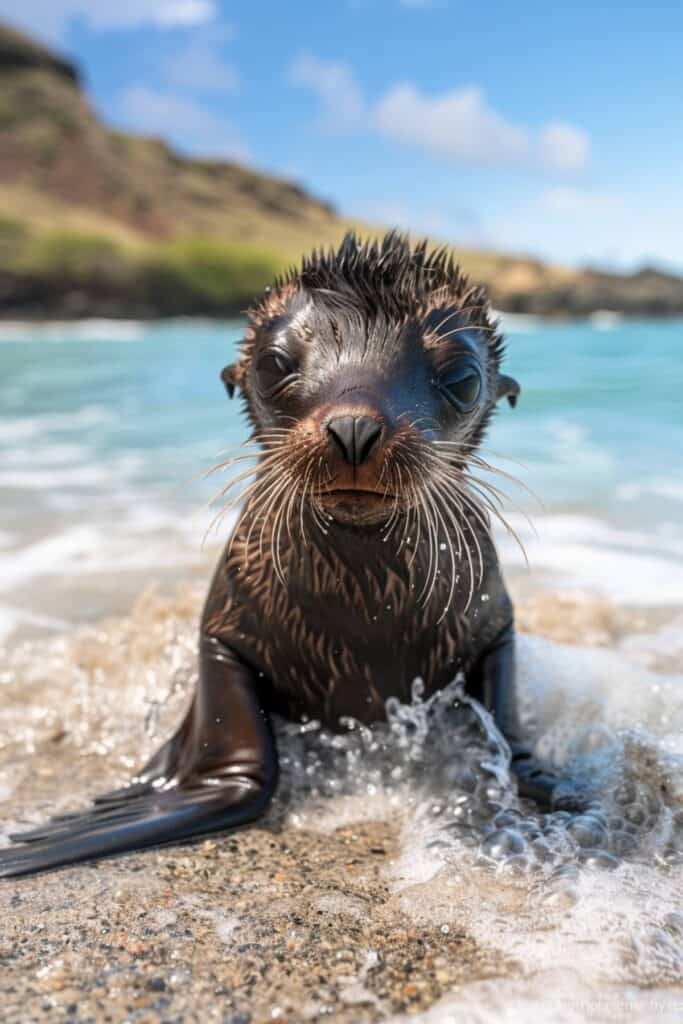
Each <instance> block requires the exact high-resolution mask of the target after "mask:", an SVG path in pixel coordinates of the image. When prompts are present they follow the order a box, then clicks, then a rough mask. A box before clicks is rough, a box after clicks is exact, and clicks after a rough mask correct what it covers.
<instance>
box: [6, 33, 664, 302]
mask: <svg viewBox="0 0 683 1024" xmlns="http://www.w3.org/2000/svg"><path fill="white" fill-rule="evenodd" d="M349 227H355V228H357V229H358V230H359V231H361V232H363V233H368V232H372V233H377V232H378V231H381V230H383V229H382V228H380V227H374V228H372V227H370V226H367V225H363V224H359V223H357V222H352V221H350V220H348V219H344V218H342V217H339V216H338V215H337V214H336V212H335V211H334V209H333V208H332V206H331V205H330V204H329V203H326V202H324V201H321V200H319V199H316V198H315V197H313V196H311V195H309V194H308V193H307V192H306V191H304V190H303V189H302V188H300V187H299V186H298V185H296V184H294V183H292V182H290V181H285V180H283V179H280V178H277V177H275V176H273V175H268V174H265V173H262V172H259V171H256V170H253V169H249V168H247V167H244V166H242V165H240V164H237V163H234V162H228V161H221V162H219V161H210V160H197V159H189V158H187V157H184V156H181V155H180V154H178V153H177V152H175V151H174V150H173V149H171V148H170V147H169V146H168V145H167V144H166V143H164V142H163V141H160V140H158V139H151V138H143V137H140V136H134V135H127V134H125V133H123V132H119V131H113V130H111V129H110V128H108V127H107V126H106V125H104V124H103V123H102V122H101V121H100V120H99V119H98V117H97V116H96V114H95V113H94V112H93V110H92V108H91V107H90V105H89V103H88V100H87V98H86V96H85V95H84V93H83V91H82V90H81V87H80V77H79V74H78V70H77V69H76V68H75V67H74V66H73V65H72V64H70V63H69V61H67V60H65V59H64V58H62V57H60V56H57V55H55V54H52V53H50V52H49V51H48V50H46V49H45V48H43V47H41V46H40V45H38V44H36V43H34V42H33V41H32V40H30V39H27V38H26V37H25V36H22V35H21V34H19V33H17V32H15V31H13V30H11V29H9V28H5V27H3V26H2V25H0V315H4V316H82V315H103V316H162V315H174V314H191V313H201V314H206V315H222V314H229V313H234V312H236V311H238V310H240V309H242V308H244V306H245V305H246V304H247V303H248V302H249V300H250V298H251V297H252V296H253V295H254V294H255V293H258V292H259V291H260V290H261V289H262V288H263V287H264V285H265V284H267V283H268V281H270V280H271V279H272V277H273V276H274V275H275V274H276V273H277V272H278V271H280V270H282V269H283V268H284V267H285V266H287V265H288V264H291V263H292V262H295V261H298V259H299V258H300V256H301V253H302V252H303V251H305V250H309V249H311V248H312V247H313V246H321V245H333V244H336V243H338V242H339V240H340V239H341V237H342V235H343V233H344V232H345V231H346V230H347V229H348V228H349ZM454 252H455V255H456V257H457V258H458V260H459V261H460V262H461V263H462V265H463V266H464V268H465V270H467V271H468V272H469V273H470V274H471V275H472V276H473V277H474V278H475V279H476V280H478V281H481V282H483V283H484V284H486V285H487V286H488V288H489V291H490V294H491V297H492V300H493V302H494V304H495V305H496V306H497V307H498V308H500V309H506V310H511V311H515V312H521V313H541V314H548V315H557V314H560V315H566V314H570V315H571V314H578V315H581V314H586V313H590V312H593V311H594V310H596V309H612V310H618V311H622V312H625V313H636V314H638V313H649V314H662V315H663V314H671V313H679V314H680V313H683V281H681V280H680V279H679V278H677V277H674V276H672V275H666V274H662V273H659V272H658V271H655V270H645V271H641V272H640V273H638V274H633V275H630V276H620V275H616V274H607V273H601V272H599V271H591V270H585V271H573V270H568V269H566V268H562V267H556V266H552V265H549V264H545V263H542V262H541V261H539V260H533V259H529V258H525V257H520V256H513V255H505V254H498V253H493V252H484V251H473V250H463V249H458V248H454Z"/></svg>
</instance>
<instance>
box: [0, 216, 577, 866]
mask: <svg viewBox="0 0 683 1024" xmlns="http://www.w3.org/2000/svg"><path fill="white" fill-rule="evenodd" d="M502 355H503V340H502V337H501V334H500V331H499V329H498V326H497V323H496V322H495V320H494V319H493V318H492V314H491V310H490V308H489V305H488V301H487V298H486V294H485V292H484V291H483V289H481V288H479V287H475V286H473V285H471V284H470V283H469V282H468V280H467V278H466V277H465V276H464V274H462V273H461V271H460V270H459V269H458V267H457V266H455V264H454V263H453V260H452V257H450V256H449V255H448V254H447V252H445V251H443V250H438V251H433V250H431V251H430V250H429V249H428V247H427V245H426V243H422V244H419V245H417V246H411V244H410V243H409V242H408V241H407V239H406V238H404V237H402V236H400V235H398V234H395V233H390V234H388V235H386V236H385V237H384V238H383V239H382V241H381V242H361V241H359V240H358V239H357V238H356V237H355V236H354V235H353V234H349V235H347V236H346V238H345V239H344V241H343V242H342V244H341V246H340V247H339V249H338V250H337V251H334V252H329V253H322V252H321V253H314V254H313V255H312V256H311V257H310V258H308V259H305V260H304V261H303V263H302V266H301V268H300V269H298V270H296V271H291V272H290V273H289V274H288V275H287V276H286V277H285V278H284V279H282V280H280V281H278V282H277V283H276V284H275V286H274V287H273V288H272V289H267V290H266V292H265V294H264V295H263V297H262V298H261V299H260V300H259V301H257V302H256V303H255V304H254V305H253V306H252V307H251V309H250V310H249V313H248V328H247V331H246V335H245V338H244V341H243V344H242V347H241V352H240V357H239V360H238V361H237V362H236V363H235V364H234V365H232V366H228V367H227V368H226V369H225V370H224V371H223V373H222V378H223V381H224V383H225V386H226V388H227V390H228V393H229V394H230V395H231V396H232V395H233V393H234V392H235V390H237V389H239V391H240V392H241V395H242V398H243V401H244V403H245V408H246V412H247V414H248V418H249V421H250V423H251V426H252V428H253V433H252V437H251V439H250V442H249V443H248V444H247V446H246V447H244V448H243V450H242V451H241V452H240V453H239V454H238V455H237V456H235V457H234V458H233V459H231V460H228V461H229V464H230V466H231V467H234V468H235V477H234V479H233V481H232V482H231V484H230V485H229V487H228V488H227V490H229V489H230V487H233V486H234V487H235V488H236V489H237V492H238V496H239V500H240V501H241V502H242V507H241V513H240V516H239V520H238V522H237V525H236V527H235V529H234V531H233V535H232V537H231V538H230V541H229V543H228V545H227V547H226V549H225V551H224V553H223V556H222V558H221V560H220V562H219V564H218V567H217V569H216V572H215V575H214V578H213V582H212V584H211V589H210V591H209V595H208V598H207V601H206V606H205V609H204V613H203V616H202V622H201V632H200V641H199V681H198V684H197V688H196V692H195V693H194V696H193V698H192V702H191V705H190V708H189V710H188V712H187V715H186V717H185V719H184V721H183V722H182V724H181V725H180V728H179V729H178V730H177V732H176V733H175V735H174V736H172V738H171V739H169V740H168V742H166V743H165V744H164V745H163V746H162V748H161V749H160V750H159V751H158V752H157V754H156V755H155V756H154V757H153V758H152V759H151V761H150V762H149V763H148V764H147V765H146V766H145V767H144V768H143V770H142V771H141V772H140V774H139V775H138V777H137V778H136V779H135V780H134V782H133V783H132V784H131V785H129V786H127V787H125V788H124V789H121V790H118V791H115V792H113V793H110V794H107V795H106V796H104V797H101V798H99V799H98V800H96V801H95V805H94V807H93V808H92V809H91V810H88V811H87V812H85V813H84V814H80V815H73V816H70V817H67V818H63V819H61V820H54V821H52V822H50V823H48V824H47V825H46V826H44V827H43V828H38V829H36V830H34V831H32V832H27V833H24V834H22V835H19V836H17V837H15V838H16V839H17V841H18V842H19V843H21V845H18V846H14V847H10V848H8V849H5V850H3V851H2V852H1V853H0V875H20V874H28V873H31V872H36V871H40V870H44V869H48V868H53V867H57V866H59V865H64V864H68V863H73V862H76V861H82V860H86V859H91V858H97V857H102V856H107V855H111V854H115V853H122V852H124V851H126V850H134V849H140V848H143V847H149V846H156V845H159V844H163V843H169V842H174V841H180V840H186V839H189V838H191V837H194V836H202V835H206V834H207V833H211V832H217V831H223V830H225V829H228V828H233V827H236V826H240V825H244V824H246V823H248V822H251V821H254V820H255V819H257V818H259V817H260V816H261V815H262V814H263V813H264V811H265V809H266V807H267V806H268V803H269V801H270V800H271V797H272V796H273V793H274V791H275V788H276V785H277V779H278V759H277V752H276V748H275V742H274V737H273V731H272V728H271V714H272V713H277V714H280V715H283V716H285V717H287V718H289V719H292V720H300V719H302V718H308V719H317V720H318V721H320V722H321V723H323V724H324V725H326V726H328V727H331V728H333V729H335V728H338V727H339V722H340V719H344V718H346V719H348V718H349V717H353V718H355V719H356V720H358V721H360V722H362V723H366V724H371V723H373V722H375V721H378V720H380V719H382V718H383V717H384V714H385V703H386V701H387V699H388V698H389V697H393V698H398V699H399V700H401V701H409V700H410V693H411V684H412V683H413V681H414V680H415V679H416V678H417V677H420V678H421V679H422V680H423V683H424V694H425V697H428V696H429V695H431V694H433V693H434V692H436V691H437V690H440V689H442V688H443V687H444V686H446V685H447V684H448V683H450V682H451V681H452V680H453V678H454V677H455V676H456V674H458V673H463V674H464V677H465V680H466V689H467V692H468V693H469V694H470V695H471V696H473V697H475V698H476V699H477V700H479V701H480V702H481V703H482V704H483V705H484V706H485V707H486V708H488V709H489V710H490V711H491V712H492V713H493V715H494V717H495V721H496V723H497V725H498V727H499V729H500V730H501V731H502V733H503V734H504V736H505V737H506V739H507V741H508V743H509V745H510V748H511V751H512V765H513V769H514V771H515V773H516V776H517V780H518V786H519V790H520V793H521V794H523V795H525V796H529V797H532V798H534V799H536V800H537V801H538V802H539V803H541V804H543V805H546V806H552V804H553V799H554V795H555V796H556V795H557V792H558V783H559V782H560V780H559V779H558V777H557V776H556V775H555V774H554V773H553V772H552V771H551V770H549V769H545V768H543V767H542V766H541V765H539V764H537V763H536V762H535V761H534V758H533V757H532V756H531V753H530V750H529V748H528V747H527V745H526V744H525V741H524V737H523V735H522V731H521V728H520V723H519V719H518V713H517V694H516V687H515V665H514V628H513V608H512V604H511V601H510V598H509V596H508V593H507V591H506V589H505V585H504V583H503V579H502V575H501V571H500V567H499V564H498V559H497V555H496V551H495V547H494V544H493V542H492V539H491V535H490V518H491V513H493V512H495V510H496V499H497V495H496V491H495V489H494V488H493V486H492V485H491V483H490V482H488V481H487V480H482V479H480V478H479V476H478V475H477V472H480V471H481V470H482V469H485V468H487V466H486V464H485V463H484V461H483V460H482V458H481V456H480V455H478V454H477V449H478V447H479V445H480V442H481V440H482V438H483V435H484V432H485V429H486V426H487V424H488V423H489V420H490V418H491V415H492V413H493V411H494V407H495V404H496V402H497V401H499V400H500V399H501V398H507V400H508V401H509V403H510V405H511V406H514V404H515V402H516V400H517V396H518V394H519V386H518V384H517V383H516V382H515V381H514V380H512V379H511V378H510V377H508V376H505V375H504V374H502V373H501V372H500V363H501V358H502ZM254 460H255V461H254ZM240 488H242V490H240ZM561 789H562V787H561ZM563 791H564V792H565V795H566V793H567V791H569V792H570V793H571V786H569V787H567V785H566V784H564V787H563Z"/></svg>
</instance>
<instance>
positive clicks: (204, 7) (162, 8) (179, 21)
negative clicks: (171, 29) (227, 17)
mask: <svg viewBox="0 0 683 1024" xmlns="http://www.w3.org/2000/svg"><path fill="white" fill-rule="evenodd" d="M216 13H217V11H216V6H215V4H214V3H213V0H169V2H168V3H166V4H160V5H159V10H158V11H157V12H156V20H157V21H158V22H159V24H160V25H200V24H201V23H202V22H204V21H210V20H211V19H212V18H214V17H215V16H216Z"/></svg>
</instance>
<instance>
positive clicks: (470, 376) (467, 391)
mask: <svg viewBox="0 0 683 1024" xmlns="http://www.w3.org/2000/svg"><path fill="white" fill-rule="evenodd" d="M441 391H442V392H443V394H444V396H445V397H446V399H447V401H449V402H450V403H451V405H454V406H455V408H456V409H459V410H460V411H461V412H469V411H470V410H471V409H473V408H474V406H475V405H476V403H477V400H478V398H479V396H480V394H481V374H480V372H479V370H478V369H477V368H476V367H474V366H471V365H468V366H463V367H462V368H461V369H460V371H459V372H455V373H449V374H448V376H447V377H446V379H445V380H444V381H443V382H442V383H441Z"/></svg>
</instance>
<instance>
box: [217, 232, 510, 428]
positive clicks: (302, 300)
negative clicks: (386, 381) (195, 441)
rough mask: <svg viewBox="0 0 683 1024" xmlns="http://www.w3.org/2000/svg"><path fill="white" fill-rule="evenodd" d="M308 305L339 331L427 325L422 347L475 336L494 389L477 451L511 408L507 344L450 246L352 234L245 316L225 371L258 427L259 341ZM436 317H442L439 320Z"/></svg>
mask: <svg viewBox="0 0 683 1024" xmlns="http://www.w3.org/2000/svg"><path fill="white" fill-rule="evenodd" d="M307 303H310V304H311V305H312V306H313V307H314V308H317V309H324V310H325V311H326V312H327V313H328V314H329V315H331V316H332V317H333V318H334V320H335V327H336V329H337V330H339V331H340V332H342V331H343V330H344V326H345V324H347V323H349V322H351V321H355V322H356V323H358V321H360V322H361V323H364V324H365V325H366V328H367V329H368V330H370V329H375V330H376V328H377V326H378V325H379V324H381V323H385V324H388V323H392V322H393V323H394V324H402V323H405V322H407V321H409V320H414V321H416V323H417V324H419V325H421V326H422V328H423V331H422V333H423V337H424V338H425V341H426V342H429V341H430V340H431V342H432V343H433V344H435V345H436V344H438V342H439V339H440V337H442V336H443V335H442V334H441V332H440V331H439V328H440V326H441V325H442V324H443V325H444V326H446V327H447V328H448V336H451V337H452V336H453V334H454V332H455V331H461V330H462V331H464V330H465V329H469V330H470V332H472V333H475V334H476V335H477V336H478V337H479V338H480V340H482V341H483V342H484V343H485V345H486V347H487V350H488V353H489V373H490V378H491V385H492V388H491V393H492V401H491V403H490V408H489V410H488V411H487V415H486V416H485V417H484V418H483V419H482V421H481V423H480V430H479V435H478V438H477V441H476V442H475V444H476V443H478V441H479V440H481V437H482V436H483V433H484V430H485V427H486V425H487V423H488V420H489V418H490V415H491V412H492V410H493V407H494V405H495V401H496V399H497V398H499V397H501V394H505V395H507V396H508V397H509V400H510V403H511V404H514V402H515V400H516V396H517V393H518V388H515V387H512V388H511V389H509V390H503V389H504V388H505V385H506V383H507V385H514V382H512V381H510V378H507V377H503V378H501V380H502V382H503V385H502V388H501V382H500V381H499V380H498V377H499V374H498V370H499V367H500V363H501V360H502V358H503V354H504V342H503V336H502V334H501V333H500V331H499V327H498V322H497V320H496V319H495V318H493V317H492V315H491V307H490V303H489V300H488V296H487V294H486V290H485V289H484V288H483V287H482V286H480V285H476V284H472V282H471V281H470V280H469V278H468V277H467V276H466V274H465V273H464V272H463V271H462V269H461V268H460V266H459V265H458V264H457V263H456V262H455V260H454V258H453V254H452V252H450V251H449V250H448V248H446V247H445V246H444V247H441V248H432V249H430V248H429V243H428V241H427V240H426V239H424V240H422V241H420V242H418V243H416V244H415V245H411V243H410V241H409V239H408V237H407V236H406V235H403V234H401V233H400V232H397V231H389V232H388V233H387V234H385V235H384V237H383V238H382V239H381V240H378V239H366V240H365V241H363V240H361V239H359V238H358V236H357V235H356V234H355V233H354V232H352V231H350V232H348V233H347V234H346V235H345V236H344V239H343V241H342V242H341V244H340V246H339V248H338V249H328V250H323V249H320V250H315V249H314V250H313V252H312V253H311V254H310V255H309V256H304V258H303V260H302V263H301V266H300V267H291V268H290V269H289V271H288V272H287V273H286V274H284V275H283V276H282V277H281V278H278V279H277V280H276V281H275V284H274V286H273V287H269V288H266V290H265V292H264V294H263V295H262V297H261V298H260V299H259V300H258V301H256V302H254V303H253V304H252V305H251V306H250V307H249V309H248V310H247V319H248V328H247V332H246V335H245V338H244V341H243V344H242V350H241V353H240V359H239V361H238V362H237V363H235V364H234V365H233V366H229V367H226V369H225V371H224V373H223V380H224V382H225V384H226V387H227V388H228V391H229V392H230V394H232V392H233V390H234V388H235V387H239V388H240V389H241V391H242V396H243V399H244V401H245V404H246V408H247V412H248V414H249V416H250V419H251V421H252V424H253V425H254V426H257V425H258V424H257V423H256V422H255V419H256V418H255V414H254V409H253V405H252V403H251V402H250V396H249V388H248V371H249V365H250V361H251V358H252V354H253V349H254V342H255V340H256V338H257V336H258V333H259V332H260V331H262V330H263V329H264V327H266V326H267V325H268V324H270V323H274V322H276V321H277V320H278V319H280V318H282V317H286V316H287V315H291V313H292V312H293V311H295V312H300V311H301V310H303V309H304V307H305V305H306V304H307ZM437 312H442V313H443V314H444V317H443V318H440V317H438V316H436V314H437ZM446 316H447V317H448V319H447V320H445V317H446ZM440 321H441V322H440ZM303 329H304V330H305V325H304V326H303ZM444 333H445V332H444ZM473 440H474V439H473Z"/></svg>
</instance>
